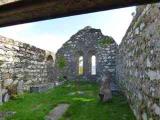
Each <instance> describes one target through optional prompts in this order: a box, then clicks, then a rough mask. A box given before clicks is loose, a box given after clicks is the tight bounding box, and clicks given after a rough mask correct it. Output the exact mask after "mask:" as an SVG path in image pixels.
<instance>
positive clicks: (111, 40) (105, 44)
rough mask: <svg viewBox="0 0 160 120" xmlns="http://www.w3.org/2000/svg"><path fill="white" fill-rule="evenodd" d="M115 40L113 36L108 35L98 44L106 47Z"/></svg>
mask: <svg viewBox="0 0 160 120" xmlns="http://www.w3.org/2000/svg"><path fill="white" fill-rule="evenodd" d="M113 42H114V41H113V38H112V37H109V36H108V37H106V38H105V39H102V40H100V41H98V44H99V45H100V46H101V47H106V46H108V45H110V44H112V43H113Z"/></svg>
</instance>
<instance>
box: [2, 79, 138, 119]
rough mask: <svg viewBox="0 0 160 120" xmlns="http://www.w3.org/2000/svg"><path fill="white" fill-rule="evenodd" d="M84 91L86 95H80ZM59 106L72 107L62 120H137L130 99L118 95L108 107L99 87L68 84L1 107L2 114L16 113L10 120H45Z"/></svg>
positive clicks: (27, 96) (20, 97)
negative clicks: (101, 96) (99, 97)
mask: <svg viewBox="0 0 160 120" xmlns="http://www.w3.org/2000/svg"><path fill="white" fill-rule="evenodd" d="M76 91H82V92H76ZM59 103H69V104H70V107H69V109H68V111H67V112H66V113H65V114H64V116H63V117H62V118H61V119H60V120H135V118H134V116H133V114H132V112H131V110H130V108H129V106H128V104H127V101H126V99H125V98H124V97H123V96H122V95H114V96H113V99H112V100H111V101H110V102H108V103H101V102H99V99H98V85H96V84H93V83H92V84H90V83H84V82H81V83H79V84H78V85H77V84H75V83H65V84H64V85H62V86H59V87H56V88H54V89H51V90H49V91H48V92H45V93H39V94H36V93H30V94H29V93H26V94H24V95H23V96H19V97H18V98H17V99H15V100H11V101H9V102H7V103H4V104H3V105H2V106H0V111H15V112H16V114H15V115H14V116H12V117H10V118H6V119H7V120H44V117H45V115H47V114H48V112H49V111H50V110H51V109H53V108H54V107H55V106H56V105H58V104H59Z"/></svg>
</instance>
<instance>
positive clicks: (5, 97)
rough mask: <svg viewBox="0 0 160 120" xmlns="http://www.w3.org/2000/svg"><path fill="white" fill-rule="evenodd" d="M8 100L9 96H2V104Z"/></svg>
mask: <svg viewBox="0 0 160 120" xmlns="http://www.w3.org/2000/svg"><path fill="white" fill-rule="evenodd" d="M9 98H10V96H9V94H8V93H6V94H4V96H3V102H8V101H9Z"/></svg>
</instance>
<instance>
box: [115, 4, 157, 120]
mask: <svg viewBox="0 0 160 120" xmlns="http://www.w3.org/2000/svg"><path fill="white" fill-rule="evenodd" d="M117 79H118V83H119V85H120V87H121V89H122V90H123V91H124V92H125V94H126V96H127V98H128V101H129V102H130V105H131V108H132V110H133V111H134V114H135V116H136V117H137V119H138V120H160V3H158V4H152V5H147V6H139V7H137V13H136V15H135V16H134V19H133V21H132V23H131V25H130V27H129V29H128V31H127V33H126V35H125V37H124V38H123V40H122V43H121V44H120V46H119V54H118V56H117Z"/></svg>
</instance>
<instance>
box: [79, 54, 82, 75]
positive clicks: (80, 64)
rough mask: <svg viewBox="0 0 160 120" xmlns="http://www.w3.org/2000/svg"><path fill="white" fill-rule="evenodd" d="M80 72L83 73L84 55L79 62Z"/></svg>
mask: <svg viewBox="0 0 160 120" xmlns="http://www.w3.org/2000/svg"><path fill="white" fill-rule="evenodd" d="M78 74H79V75H83V56H80V57H79V62H78Z"/></svg>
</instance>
